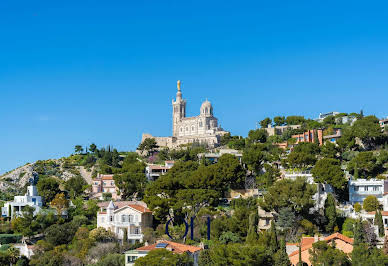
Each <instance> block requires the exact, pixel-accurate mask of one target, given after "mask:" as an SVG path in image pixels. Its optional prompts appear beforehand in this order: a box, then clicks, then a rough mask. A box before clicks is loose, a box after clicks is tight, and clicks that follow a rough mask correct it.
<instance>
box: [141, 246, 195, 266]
mask: <svg viewBox="0 0 388 266" xmlns="http://www.w3.org/2000/svg"><path fill="white" fill-rule="evenodd" d="M161 262H163V265H166V266H184V265H188V264H189V263H190V262H191V259H190V257H189V256H188V254H186V253H183V254H174V253H172V252H171V251H169V250H167V249H164V248H160V249H155V250H151V251H150V252H148V254H147V256H145V257H140V258H138V259H137V260H136V261H135V266H159V265H160V263H161Z"/></svg>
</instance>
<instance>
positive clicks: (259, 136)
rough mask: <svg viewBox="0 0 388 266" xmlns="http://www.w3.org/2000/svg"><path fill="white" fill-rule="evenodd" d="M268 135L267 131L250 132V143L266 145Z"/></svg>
mask: <svg viewBox="0 0 388 266" xmlns="http://www.w3.org/2000/svg"><path fill="white" fill-rule="evenodd" d="M267 137H268V133H267V131H266V130H265V129H262V128H261V129H256V130H250V131H249V133H248V141H249V142H250V143H264V142H266V141H267Z"/></svg>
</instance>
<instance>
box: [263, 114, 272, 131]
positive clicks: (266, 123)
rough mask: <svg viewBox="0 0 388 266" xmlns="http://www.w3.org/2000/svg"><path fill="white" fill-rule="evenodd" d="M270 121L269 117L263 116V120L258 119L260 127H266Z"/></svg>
mask: <svg viewBox="0 0 388 266" xmlns="http://www.w3.org/2000/svg"><path fill="white" fill-rule="evenodd" d="M271 123H272V120H271V118H269V117H267V118H264V119H263V120H261V121H260V126H261V128H266V127H268V125H269V124H271Z"/></svg>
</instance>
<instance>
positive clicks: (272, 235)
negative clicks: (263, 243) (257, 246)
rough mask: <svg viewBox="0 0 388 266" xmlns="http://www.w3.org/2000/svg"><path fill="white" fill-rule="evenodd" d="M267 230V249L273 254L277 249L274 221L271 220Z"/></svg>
mask: <svg viewBox="0 0 388 266" xmlns="http://www.w3.org/2000/svg"><path fill="white" fill-rule="evenodd" d="M269 230H270V233H269V244H270V246H269V249H270V251H271V254H275V253H276V252H277V251H278V250H279V243H278V236H277V232H276V227H275V222H274V221H272V222H271V228H270V229H269Z"/></svg>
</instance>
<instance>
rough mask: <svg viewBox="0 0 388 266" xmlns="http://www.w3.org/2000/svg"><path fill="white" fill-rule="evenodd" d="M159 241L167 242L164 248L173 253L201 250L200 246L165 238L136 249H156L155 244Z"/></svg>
mask: <svg viewBox="0 0 388 266" xmlns="http://www.w3.org/2000/svg"><path fill="white" fill-rule="evenodd" d="M159 243H166V244H167V246H166V249H171V251H172V252H173V253H184V252H190V253H194V252H197V251H199V250H201V248H200V247H196V246H190V245H185V244H180V243H175V242H171V241H167V240H162V241H159V242H158V243H155V244H152V245H149V246H144V247H140V248H137V249H136V250H139V251H151V250H154V249H156V248H157V247H156V245H157V244H159Z"/></svg>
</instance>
